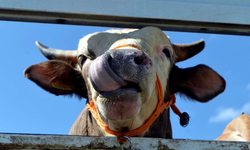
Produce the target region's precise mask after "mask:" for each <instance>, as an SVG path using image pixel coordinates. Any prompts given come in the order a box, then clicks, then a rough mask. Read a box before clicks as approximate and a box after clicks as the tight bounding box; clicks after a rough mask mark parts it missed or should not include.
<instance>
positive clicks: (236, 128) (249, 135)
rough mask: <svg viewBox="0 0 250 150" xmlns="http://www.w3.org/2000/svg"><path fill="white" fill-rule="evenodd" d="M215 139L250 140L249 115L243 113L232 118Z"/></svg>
mask: <svg viewBox="0 0 250 150" xmlns="http://www.w3.org/2000/svg"><path fill="white" fill-rule="evenodd" d="M215 140H222V141H250V115H248V114H244V113H243V114H242V115H240V116H238V117H237V118H235V119H234V120H232V121H231V122H230V123H229V124H228V125H227V126H226V128H225V130H224V131H223V133H222V134H221V135H220V136H219V137H218V138H216V139H215Z"/></svg>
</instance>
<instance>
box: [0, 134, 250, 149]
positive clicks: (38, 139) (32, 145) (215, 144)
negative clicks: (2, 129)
mask: <svg viewBox="0 0 250 150" xmlns="http://www.w3.org/2000/svg"><path fill="white" fill-rule="evenodd" d="M132 142H133V146H132V149H137V150H139V149H140V150H147V149H150V150H159V149H160V150H163V149H164V150H168V149H171V150H208V149H209V150H218V149H219V150H247V149H250V143H249V142H227V141H201V140H173V139H160V138H132ZM127 147H129V143H125V144H124V148H127ZM0 149H120V145H119V144H118V142H117V140H116V137H86V136H68V135H31V134H26V135H25V134H0Z"/></svg>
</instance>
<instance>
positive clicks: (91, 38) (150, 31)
mask: <svg viewBox="0 0 250 150" xmlns="http://www.w3.org/2000/svg"><path fill="white" fill-rule="evenodd" d="M166 43H170V40H169V38H168V37H167V36H166V35H165V34H164V33H163V32H162V30H160V29H159V28H156V27H145V28H142V29H140V30H137V29H122V30H108V31H105V32H96V33H93V34H89V35H87V36H85V37H83V38H82V39H81V40H80V42H79V46H78V54H84V55H86V56H88V55H92V57H97V56H100V55H102V54H103V53H104V52H105V51H107V50H109V49H112V48H115V47H117V46H120V45H126V44H130V45H136V46H138V47H139V48H140V49H142V50H145V51H147V50H152V49H154V48H155V47H156V46H158V45H160V44H166ZM93 55H94V56H93Z"/></svg>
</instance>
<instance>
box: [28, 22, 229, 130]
mask: <svg viewBox="0 0 250 150" xmlns="http://www.w3.org/2000/svg"><path fill="white" fill-rule="evenodd" d="M37 46H38V48H39V49H40V51H41V52H42V53H43V54H44V55H45V56H46V57H47V58H48V59H50V60H49V61H46V62H42V63H39V64H35V65H32V66H30V67H29V68H27V69H26V70H25V72H24V74H25V77H27V78H29V79H30V80H32V81H34V82H35V83H36V84H38V85H39V86H40V87H42V88H43V89H45V90H46V91H49V92H51V93H53V94H55V95H68V94H76V95H77V96H79V97H83V98H87V99H88V102H90V101H93V102H94V103H95V105H96V107H97V109H98V113H99V115H100V117H101V118H102V120H103V121H104V122H105V124H106V125H108V126H109V128H110V129H112V130H115V131H124V130H132V129H135V128H138V127H139V126H141V125H142V124H143V123H144V122H145V120H147V119H148V118H149V117H150V115H151V114H152V113H153V111H154V110H155V107H156V105H157V88H156V84H155V81H156V72H157V73H158V75H159V79H160V81H161V85H162V89H163V91H164V100H165V101H167V100H168V98H169V96H170V95H171V94H174V93H177V92H180V93H182V94H184V95H186V96H188V97H189V98H191V99H193V100H196V101H199V102H207V101H209V100H211V99H212V98H214V97H215V96H217V95H218V94H219V93H221V92H222V91H223V90H224V89H225V81H224V79H223V78H222V77H221V76H220V75H219V74H217V73H216V72H215V71H214V70H212V69H211V68H209V67H207V66H205V65H198V66H195V67H191V68H186V69H179V68H178V67H177V66H176V65H175V63H177V62H180V61H183V60H186V59H188V58H190V57H192V56H194V55H196V54H197V53H199V52H200V51H201V50H202V49H203V48H204V46H205V43H204V41H202V40H201V41H198V42H195V43H191V44H185V45H183V44H172V43H171V42H170V39H169V38H168V37H167V36H166V35H165V34H164V33H163V32H162V31H161V30H160V29H158V28H155V27H146V28H143V29H140V30H110V31H107V32H97V33H94V34H90V35H87V36H85V37H84V38H82V39H81V40H80V42H79V47H78V50H77V51H62V50H55V49H51V48H48V47H46V46H43V45H42V44H40V43H37Z"/></svg>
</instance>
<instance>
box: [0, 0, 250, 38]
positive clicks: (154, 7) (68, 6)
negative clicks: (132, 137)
mask: <svg viewBox="0 0 250 150" xmlns="http://www.w3.org/2000/svg"><path fill="white" fill-rule="evenodd" d="M0 20H11V21H27V22H43V23H58V24H74V25H92V26H93V25H94V26H110V27H126V28H128V27H133V28H141V27H144V26H157V27H160V28H162V29H163V30H172V31H187V32H204V33H224V34H238V35H250V1H249V0H240V1H239V0H219V1H218V0H207V1H205V0H185V1H184V0H160V1H154V0H119V1H117V0H105V1H103V0H70V1H69V0H53V1H51V0H25V1H20V0H0Z"/></svg>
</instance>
